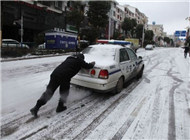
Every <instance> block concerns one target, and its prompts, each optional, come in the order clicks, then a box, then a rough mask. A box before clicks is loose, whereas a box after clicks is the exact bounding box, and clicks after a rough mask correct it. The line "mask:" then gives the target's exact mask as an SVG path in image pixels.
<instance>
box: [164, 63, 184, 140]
mask: <svg viewBox="0 0 190 140" xmlns="http://www.w3.org/2000/svg"><path fill="white" fill-rule="evenodd" d="M170 63H171V64H172V63H173V61H170ZM171 71H172V68H170V70H169V71H168V72H167V75H168V76H169V77H171V78H172V79H173V80H174V81H175V82H177V83H178V84H176V83H175V82H174V86H173V87H172V88H171V89H170V91H169V123H168V125H169V126H168V139H169V140H176V127H175V125H176V124H175V105H174V93H175V90H176V89H177V88H178V87H179V86H180V85H181V84H182V82H183V81H182V80H181V79H178V78H177V77H175V76H174V75H172V72H171Z"/></svg>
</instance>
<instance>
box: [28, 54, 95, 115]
mask: <svg viewBox="0 0 190 140" xmlns="http://www.w3.org/2000/svg"><path fill="white" fill-rule="evenodd" d="M94 65H95V62H91V63H86V62H85V61H84V55H83V54H77V55H72V56H69V57H67V59H66V60H65V61H64V62H63V63H62V64H60V65H59V66H58V67H56V68H55V70H54V71H53V72H52V73H51V75H50V81H49V84H48V85H47V88H46V91H45V92H44V93H43V94H42V96H41V97H40V98H39V99H38V100H37V103H36V105H35V106H34V107H33V108H32V109H31V110H30V112H31V114H32V115H33V116H34V117H38V115H37V113H38V111H39V109H40V107H41V106H43V105H45V104H46V103H47V102H48V101H49V100H50V99H51V97H52V96H53V94H54V92H55V90H56V89H57V88H58V87H59V86H60V99H59V103H58V106H57V109H56V112H57V113H59V112H62V111H64V110H66V109H67V107H66V106H65V105H64V104H65V103H66V100H67V96H68V95H69V89H70V80H71V78H72V77H73V76H75V75H76V74H77V73H78V72H79V71H80V69H81V68H85V69H91V68H93V67H94Z"/></svg>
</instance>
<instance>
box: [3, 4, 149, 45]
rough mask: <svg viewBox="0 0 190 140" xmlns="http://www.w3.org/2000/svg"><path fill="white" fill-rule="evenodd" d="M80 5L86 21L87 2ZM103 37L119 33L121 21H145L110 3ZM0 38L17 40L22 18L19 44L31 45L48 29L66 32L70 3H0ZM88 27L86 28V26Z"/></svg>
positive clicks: (129, 8) (132, 11)
mask: <svg viewBox="0 0 190 140" xmlns="http://www.w3.org/2000/svg"><path fill="white" fill-rule="evenodd" d="M81 2H82V3H84V16H86V17H87V11H88V9H89V6H88V1H85V0H84V1H81ZM110 2H111V9H110V12H109V13H108V16H109V21H108V26H107V33H106V37H108V36H110V37H113V35H114V32H115V30H119V31H120V32H122V29H121V25H122V22H123V21H124V18H125V17H128V18H130V19H136V21H137V24H147V22H148V18H147V17H146V16H145V15H144V14H143V13H141V12H140V11H139V10H138V9H137V8H135V7H132V6H129V5H124V6H122V5H119V3H118V2H117V1H116V0H111V1H110ZM1 9H2V12H1V23H2V37H3V38H11V39H15V40H18V41H20V40H21V18H22V17H23V30H24V31H23V34H24V35H23V42H33V41H34V40H35V38H36V37H37V35H38V34H39V33H43V32H46V31H48V30H51V29H54V28H56V29H66V22H67V21H66V18H65V17H66V13H67V11H69V10H71V9H72V1H70V0H66V1H38V0H36V1H26V0H16V1H2V2H1ZM86 26H88V25H86Z"/></svg>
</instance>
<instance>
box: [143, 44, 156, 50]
mask: <svg viewBox="0 0 190 140" xmlns="http://www.w3.org/2000/svg"><path fill="white" fill-rule="evenodd" d="M153 48H154V47H153V45H152V44H148V45H146V47H145V50H153Z"/></svg>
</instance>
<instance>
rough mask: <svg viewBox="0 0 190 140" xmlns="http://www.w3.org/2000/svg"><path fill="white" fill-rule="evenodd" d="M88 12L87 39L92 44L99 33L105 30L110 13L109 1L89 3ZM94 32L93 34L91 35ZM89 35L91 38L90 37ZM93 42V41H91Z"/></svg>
mask: <svg viewBox="0 0 190 140" xmlns="http://www.w3.org/2000/svg"><path fill="white" fill-rule="evenodd" d="M88 4H89V11H88V12H87V15H88V21H89V26H90V28H89V30H88V31H89V32H92V33H89V34H88V35H89V36H88V38H90V39H91V40H90V42H91V43H92V42H94V41H95V39H96V38H98V37H100V34H101V33H100V31H102V30H105V28H106V25H108V15H107V14H108V12H109V11H110V8H111V4H110V2H109V1H90V2H89V3H88ZM94 31H95V34H93V33H94ZM90 35H91V36H90ZM93 40H94V41H93Z"/></svg>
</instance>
